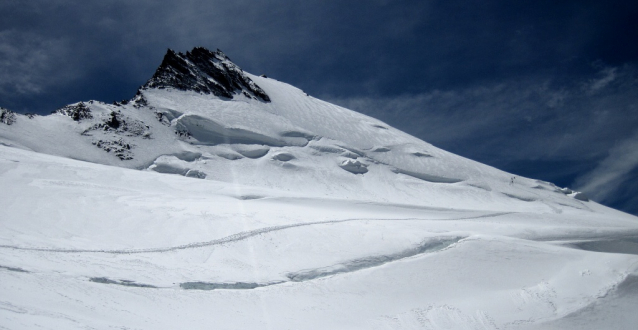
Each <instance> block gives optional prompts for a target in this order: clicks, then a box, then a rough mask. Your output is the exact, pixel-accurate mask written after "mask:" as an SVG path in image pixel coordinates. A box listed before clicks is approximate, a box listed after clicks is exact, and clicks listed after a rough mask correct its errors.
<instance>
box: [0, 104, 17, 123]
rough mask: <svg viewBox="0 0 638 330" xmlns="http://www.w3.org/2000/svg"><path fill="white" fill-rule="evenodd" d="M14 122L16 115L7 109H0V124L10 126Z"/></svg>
mask: <svg viewBox="0 0 638 330" xmlns="http://www.w3.org/2000/svg"><path fill="white" fill-rule="evenodd" d="M15 122H16V114H15V113H14V112H13V111H11V110H8V109H5V108H0V123H3V124H6V125H11V124H13V123H15Z"/></svg>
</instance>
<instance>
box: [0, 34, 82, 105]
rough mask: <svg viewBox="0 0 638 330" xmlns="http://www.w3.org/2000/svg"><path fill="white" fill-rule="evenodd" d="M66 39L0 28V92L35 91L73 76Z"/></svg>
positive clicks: (6, 94) (3, 94) (5, 93)
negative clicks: (67, 58) (0, 29)
mask: <svg viewBox="0 0 638 330" xmlns="http://www.w3.org/2000/svg"><path fill="white" fill-rule="evenodd" d="M68 53H69V47H68V42H67V41H66V40H65V39H63V38H59V39H51V38H43V37H41V36H38V35H35V34H32V33H28V32H26V33H25V32H18V31H16V30H5V31H0V95H1V96H3V97H4V98H6V97H9V96H11V95H13V94H37V93H40V92H42V91H43V90H44V89H46V88H47V87H48V86H49V85H51V84H55V83H60V82H65V80H69V79H71V78H73V77H74V75H75V74H76V73H77V72H74V70H73V68H72V66H71V65H70V63H68V62H66V61H65V58H66V57H67V54H68Z"/></svg>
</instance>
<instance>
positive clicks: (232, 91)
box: [142, 47, 270, 102]
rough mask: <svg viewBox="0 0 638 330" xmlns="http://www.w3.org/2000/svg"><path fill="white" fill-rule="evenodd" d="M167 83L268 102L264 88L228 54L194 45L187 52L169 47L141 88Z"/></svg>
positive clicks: (176, 86) (231, 96)
mask: <svg viewBox="0 0 638 330" xmlns="http://www.w3.org/2000/svg"><path fill="white" fill-rule="evenodd" d="M168 87H172V88H176V89H179V90H192V91H196V92H200V93H204V94H213V95H216V96H219V97H226V98H229V99H232V98H233V97H234V96H235V95H239V94H243V95H244V96H246V97H249V98H252V99H257V100H260V101H263V102H270V97H268V95H267V94H266V92H264V91H263V90H262V89H261V88H260V87H259V86H257V84H255V83H254V82H253V81H252V80H251V79H250V78H248V76H246V75H245V74H244V71H243V70H242V69H241V68H240V67H238V66H237V65H236V64H234V63H233V62H231V61H230V59H229V58H228V56H226V55H225V54H224V53H222V52H221V51H220V50H217V51H210V50H208V49H205V48H202V47H196V48H193V50H191V51H190V52H186V54H183V53H175V51H173V50H171V49H169V50H168V52H167V53H166V55H165V56H164V60H163V61H162V64H161V65H160V66H159V68H158V69H157V71H155V74H154V75H153V77H152V78H151V79H150V80H149V81H148V82H147V83H146V84H145V85H144V86H142V89H147V88H160V89H161V88H168Z"/></svg>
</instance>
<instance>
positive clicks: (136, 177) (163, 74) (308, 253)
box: [0, 49, 638, 329]
mask: <svg viewBox="0 0 638 330" xmlns="http://www.w3.org/2000/svg"><path fill="white" fill-rule="evenodd" d="M206 56H209V57H206ZM202 63H204V64H202ZM189 84H194V85H189ZM189 86H190V87H189ZM193 86H195V87H197V88H196V89H194V88H195V87H193ZM191 87H192V88H191ZM218 94H219V95H218ZM229 95H230V96H231V97H229ZM123 103H124V104H122V103H118V104H113V105H109V104H104V103H101V102H97V101H89V102H81V103H76V104H73V105H69V106H67V107H65V108H63V109H60V110H58V111H57V113H55V114H52V115H49V116H35V117H33V118H29V117H27V116H23V115H19V114H13V113H10V112H9V111H7V110H5V109H2V110H3V118H11V120H10V121H7V122H4V121H3V122H1V123H0V144H1V145H0V187H1V189H0V228H1V229H0V329H1V328H7V329H31V328H36V327H41V328H45V329H87V328H88V329H108V328H128V329H176V328H195V329H203V328H214V329H255V328H258V329H327V328H332V329H600V328H609V329H632V328H633V325H634V324H635V322H637V321H638V316H636V313H635V310H634V309H635V306H637V305H638V304H637V303H638V289H637V288H638V286H637V283H638V280H637V279H638V256H637V254H638V221H637V220H638V219H637V218H636V217H633V216H631V215H628V214H625V213H622V212H619V211H616V210H613V209H609V208H607V207H604V206H601V205H599V204H597V203H595V202H592V201H589V200H587V198H586V196H583V195H582V194H580V195H579V194H578V193H575V192H572V191H571V190H569V189H566V188H564V189H561V188H558V187H556V186H554V185H553V184H551V183H547V182H542V181H537V180H533V179H527V178H521V177H517V178H513V176H512V175H511V174H509V173H505V172H502V171H499V170H497V169H495V168H492V167H489V166H486V165H483V164H480V163H477V162H474V161H471V160H468V159H464V158H462V157H459V156H456V155H453V154H450V153H448V152H445V151H443V150H440V149H438V148H436V147H434V146H432V145H430V144H428V143H426V142H423V141H421V140H418V139H416V138H414V137H412V136H409V135H407V134H405V133H403V132H401V131H399V130H396V129H394V128H392V127H390V126H388V125H387V124H385V123H383V122H380V121H378V120H376V119H373V118H370V117H367V116H364V115H361V114H358V113H356V112H353V111H350V110H347V109H344V108H341V107H338V106H335V105H332V104H329V103H326V102H323V101H321V100H318V99H315V98H313V97H310V96H308V95H306V94H305V93H304V92H302V91H301V90H299V89H297V88H295V87H292V86H290V85H287V84H284V83H281V82H278V81H276V80H274V79H270V78H265V77H258V76H254V75H250V74H248V73H245V72H243V71H241V69H239V68H238V67H237V66H236V65H234V64H233V63H232V62H230V60H229V59H228V58H227V57H226V56H225V55H223V53H221V52H208V51H207V50H202V49H194V50H193V51H192V52H189V53H187V54H181V53H180V54H176V53H174V52H172V53H171V52H170V51H169V53H168V54H167V57H166V58H165V61H164V62H163V63H162V65H161V66H160V68H159V69H158V72H156V74H155V75H154V77H153V78H152V79H151V80H149V83H147V85H145V86H143V87H142V88H140V90H139V92H138V94H137V95H136V96H135V98H133V99H132V100H131V101H130V102H123ZM8 122H10V123H9V124H8ZM201 179H204V180H201ZM632 311H633V312H632Z"/></svg>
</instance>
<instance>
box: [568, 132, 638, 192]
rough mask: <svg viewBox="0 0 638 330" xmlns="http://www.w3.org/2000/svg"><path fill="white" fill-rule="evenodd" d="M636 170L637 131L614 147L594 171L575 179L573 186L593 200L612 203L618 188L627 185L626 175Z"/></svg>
mask: <svg viewBox="0 0 638 330" xmlns="http://www.w3.org/2000/svg"><path fill="white" fill-rule="evenodd" d="M637 168H638V130H636V133H635V134H634V135H633V136H631V137H629V138H628V139H625V140H623V141H621V142H620V143H618V144H617V145H616V146H614V147H613V148H612V149H611V150H610V151H609V155H608V156H607V157H606V158H605V159H603V160H602V161H601V162H600V163H599V164H598V166H597V167H596V168H595V169H594V170H592V171H591V172H588V173H585V174H583V175H582V176H580V177H579V178H578V179H576V182H575V186H576V188H577V189H579V190H582V191H584V192H586V193H587V194H588V195H589V196H590V197H592V198H593V199H594V200H597V201H601V202H608V201H610V200H612V201H613V200H614V199H615V198H616V196H615V195H616V193H617V191H618V190H619V188H620V186H622V185H624V184H628V182H626V177H627V174H629V173H630V172H631V171H633V170H635V169H637Z"/></svg>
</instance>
